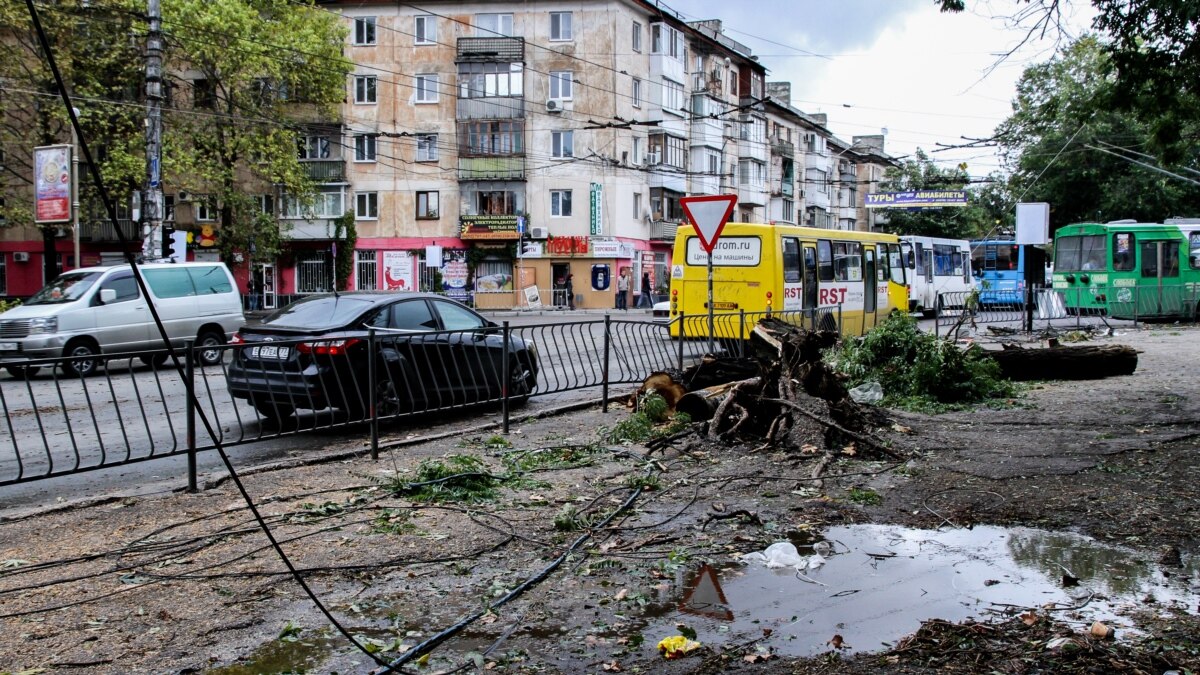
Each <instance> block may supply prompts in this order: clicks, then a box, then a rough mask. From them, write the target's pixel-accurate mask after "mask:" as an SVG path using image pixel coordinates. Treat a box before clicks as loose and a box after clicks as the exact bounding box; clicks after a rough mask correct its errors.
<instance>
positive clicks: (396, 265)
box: [383, 251, 416, 291]
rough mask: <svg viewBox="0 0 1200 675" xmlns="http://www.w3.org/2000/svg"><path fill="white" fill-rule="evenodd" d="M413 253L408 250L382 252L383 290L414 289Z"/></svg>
mask: <svg viewBox="0 0 1200 675" xmlns="http://www.w3.org/2000/svg"><path fill="white" fill-rule="evenodd" d="M414 281H415V279H414V274H413V255H412V253H411V252H409V251H384V252H383V290H385V291H415V290H416V288H414V283H413V282H414Z"/></svg>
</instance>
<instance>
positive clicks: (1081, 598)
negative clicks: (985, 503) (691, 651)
mask: <svg viewBox="0 0 1200 675" xmlns="http://www.w3.org/2000/svg"><path fill="white" fill-rule="evenodd" d="M817 546H818V547H820V548H822V549H827V550H830V551H832V554H831V555H830V556H829V557H828V558H827V560H826V561H825V563H824V564H823V565H821V566H820V567H818V568H816V569H809V570H807V571H806V572H805V573H804V575H803V576H804V577H806V578H807V579H805V578H801V576H799V575H798V574H797V572H796V570H795V569H790V568H789V569H768V568H766V567H765V566H763V565H762V563H751V564H747V565H741V564H738V565H734V566H731V567H729V568H726V569H724V570H722V571H715V570H712V569H711V568H707V567H706V568H702V569H701V570H700V571H699V572H695V571H693V574H692V575H691V576H690V578H688V579H686V581H685V583H684V584H683V585H682V588H681V590H680V592H679V593H677V594H676V597H675V598H674V599H672V600H671V601H670V602H667V603H662V604H660V605H656V606H651V607H649V608H648V612H647V614H646V615H645V618H646V619H647V624H646V625H644V626H642V627H641V632H642V634H643V635H644V637H645V640H646V642H647V643H649V644H652V645H653V644H656V643H657V642H658V641H659V640H661V639H662V638H664V637H667V636H668V635H674V634H677V633H678V632H679V631H678V629H677V628H676V625H677V624H685V625H687V626H688V627H690V628H692V629H693V630H695V631H696V633H697V639H698V640H699V641H700V642H701V643H704V644H709V645H719V644H724V643H733V642H739V641H744V640H749V639H756V638H760V637H762V635H763V631H764V629H770V630H771V636H770V638H768V639H767V640H765V641H764V644H765V645H768V646H771V647H773V648H775V649H776V651H777V653H779V654H781V655H786V656H812V655H815V654H820V653H824V652H827V651H830V650H831V649H832V648H831V647H830V646H829V641H830V640H831V639H832V638H833V636H834V635H841V636H842V638H843V639H844V641H845V643H844V645H843V648H844V650H845V651H850V652H872V651H881V650H883V649H886V648H888V647H890V646H891V644H892V643H894V642H895V641H896V640H898V639H900V638H902V637H904V636H905V635H908V634H910V633H912V632H914V631H915V630H916V629H917V628H919V627H920V625H921V622H922V621H924V620H926V619H932V618H938V619H944V620H947V621H953V622H959V621H963V620H965V619H968V618H974V619H977V620H988V619H995V618H999V617H1002V616H1011V615H1012V614H1013V613H1014V612H1019V611H1022V610H1020V609H1017V608H1025V607H1047V606H1053V607H1059V608H1063V609H1062V610H1061V611H1055V612H1053V614H1054V616H1055V617H1056V618H1057V619H1059V620H1062V621H1067V622H1078V624H1079V625H1080V626H1081V627H1083V626H1086V625H1088V624H1090V623H1091V621H1093V620H1095V619H1099V620H1103V621H1106V622H1109V623H1110V624H1114V625H1116V626H1118V627H1119V628H1120V629H1124V630H1128V629H1136V626H1133V625H1132V623H1131V621H1130V620H1129V619H1127V618H1123V617H1122V615H1125V614H1129V613H1131V612H1132V611H1133V610H1135V609H1139V608H1146V609H1153V608H1154V607H1164V606H1168V605H1172V604H1178V605H1179V606H1180V607H1182V608H1184V609H1185V610H1186V611H1188V612H1189V613H1196V612H1197V611H1200V610H1198V608H1197V604H1198V603H1200V559H1198V558H1197V557H1193V558H1192V559H1191V560H1188V561H1185V562H1186V566H1185V567H1183V568H1165V573H1164V569H1163V568H1160V567H1159V566H1158V565H1157V564H1154V563H1150V562H1147V561H1145V560H1143V559H1140V558H1139V557H1138V554H1137V553H1136V552H1134V551H1131V550H1129V549H1124V548H1118V547H1112V546H1107V545H1104V544H1101V543H1099V542H1096V541H1094V540H1092V539H1089V538H1087V537H1083V536H1080V535H1075V534H1070V533H1063V532H1046V531H1042V530H1033V529H1022V528H1000V527H988V526H978V527H975V528H973V529H970V530H940V531H933V530H912V529H907V528H902V527H892V526H880V525H855V526H848V527H836V528H831V529H829V530H827V531H826V532H825V533H824V543H820V542H818V543H817ZM799 552H800V554H801V555H803V556H809V555H812V554H813V552H814V549H813V546H812V545H809V546H807V547H804V546H802V547H799ZM1064 568H1065V569H1066V570H1068V571H1069V572H1070V574H1071V575H1072V576H1074V577H1076V578H1078V580H1079V582H1078V585H1076V586H1070V587H1064V583H1063V575H1064ZM1081 605H1082V606H1081ZM1079 606H1081V607H1079ZM1073 607H1079V608H1078V609H1067V608H1073ZM1117 634H1118V637H1119V636H1120V635H1121V634H1122V630H1118V633H1117Z"/></svg>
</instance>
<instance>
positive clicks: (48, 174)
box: [33, 145, 71, 223]
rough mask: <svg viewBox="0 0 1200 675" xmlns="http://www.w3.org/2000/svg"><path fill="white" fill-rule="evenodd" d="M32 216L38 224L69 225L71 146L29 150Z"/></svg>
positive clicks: (45, 146)
mask: <svg viewBox="0 0 1200 675" xmlns="http://www.w3.org/2000/svg"><path fill="white" fill-rule="evenodd" d="M33 174H34V213H33V220H34V222H38V223H67V222H70V221H71V146H69V145H44V146H42V147H40V148H34V149H33Z"/></svg>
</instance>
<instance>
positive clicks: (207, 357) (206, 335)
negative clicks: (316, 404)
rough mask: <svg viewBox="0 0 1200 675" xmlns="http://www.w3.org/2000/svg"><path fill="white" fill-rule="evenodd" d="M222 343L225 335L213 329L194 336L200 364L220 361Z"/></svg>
mask: <svg viewBox="0 0 1200 675" xmlns="http://www.w3.org/2000/svg"><path fill="white" fill-rule="evenodd" d="M224 344H225V336H223V335H221V334H220V333H216V332H213V331H205V332H203V333H201V334H200V337H198V338H196V354H197V356H199V357H200V364H201V365H204V366H215V365H217V364H218V363H220V362H221V361H222V360H223V359H224V358H225V350H223V349H220V347H221V346H222V345H224ZM288 414H289V415H290V414H291V413H290V412H289V413H288ZM285 417H286V415H285Z"/></svg>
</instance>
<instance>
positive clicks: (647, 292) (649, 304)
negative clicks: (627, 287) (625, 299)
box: [637, 272, 654, 308]
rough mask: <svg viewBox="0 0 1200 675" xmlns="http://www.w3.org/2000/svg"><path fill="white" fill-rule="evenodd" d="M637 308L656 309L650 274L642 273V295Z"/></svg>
mask: <svg viewBox="0 0 1200 675" xmlns="http://www.w3.org/2000/svg"><path fill="white" fill-rule="evenodd" d="M637 306H638V307H646V308H653V307H654V296H653V295H651V289H650V273H649V272H642V294H641V295H640V296H638V305H637Z"/></svg>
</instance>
